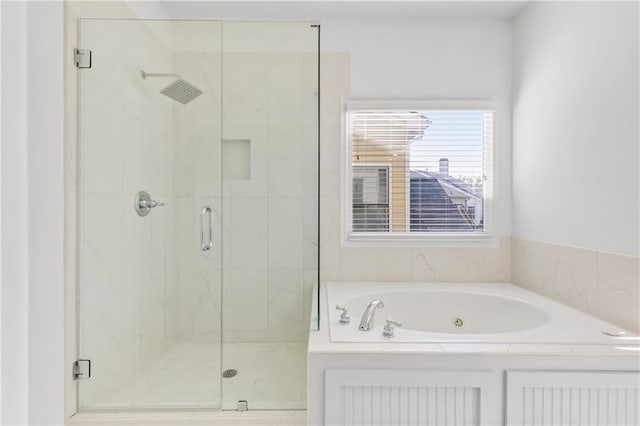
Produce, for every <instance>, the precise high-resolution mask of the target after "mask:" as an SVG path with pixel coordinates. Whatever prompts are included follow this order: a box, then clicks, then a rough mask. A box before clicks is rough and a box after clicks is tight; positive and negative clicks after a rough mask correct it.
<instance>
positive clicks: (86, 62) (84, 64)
mask: <svg viewBox="0 0 640 426" xmlns="http://www.w3.org/2000/svg"><path fill="white" fill-rule="evenodd" d="M73 60H74V62H75V63H76V67H78V68H91V51H90V50H89V49H73Z"/></svg>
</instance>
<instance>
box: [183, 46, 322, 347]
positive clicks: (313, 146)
mask: <svg viewBox="0 0 640 426" xmlns="http://www.w3.org/2000/svg"><path fill="white" fill-rule="evenodd" d="M222 59H223V61H222V64H220V57H219V54H218V53H216V52H212V53H210V54H207V53H180V54H179V55H175V63H176V66H177V67H178V69H179V70H180V72H181V73H182V74H183V75H184V76H185V78H188V79H190V80H191V81H193V82H194V84H196V86H199V87H204V88H205V90H206V91H210V93H212V94H213V96H206V94H205V95H202V98H203V99H202V100H200V99H199V100H198V101H197V102H201V103H202V102H206V103H208V104H207V105H205V106H204V107H203V106H202V105H201V106H200V107H198V108H197V109H195V108H193V109H189V108H180V107H177V108H176V109H175V114H176V126H175V127H174V135H175V136H174V137H175V139H176V141H175V155H174V176H175V194H176V206H177V207H176V209H177V211H176V215H175V221H174V225H175V228H174V232H175V235H176V249H177V251H179V252H180V253H181V254H180V255H179V256H178V260H177V263H176V276H177V279H176V280H175V281H174V282H175V287H174V290H173V295H174V298H175V301H176V308H175V312H174V315H175V319H176V321H175V329H174V332H175V335H176V338H177V339H178V340H191V341H206V342H216V341H220V331H221V327H224V332H223V335H224V340H225V342H247V341H248V342H260V341H273V340H277V341H305V340H306V338H307V330H308V318H309V313H310V301H311V291H312V288H313V285H314V284H315V280H316V273H317V272H316V268H317V252H316V240H317V238H316V229H317V226H316V225H317V222H316V218H317V201H316V195H315V194H316V193H317V187H316V185H317V180H316V170H317V168H316V161H317V143H316V133H317V130H316V129H317V127H316V121H317V117H316V104H315V103H316V102H317V101H316V99H317V98H316V94H315V92H314V88H315V86H316V81H315V75H316V74H315V68H314V67H317V63H316V58H315V55H312V54H308V55H306V54H300V53H286V52H278V53H272V52H226V53H224V55H223V57H222ZM221 67H222V75H223V76H224V79H223V80H222V84H223V85H224V89H223V92H224V96H221V87H220V86H219V81H220V71H221ZM195 104H196V102H195V101H194V106H195ZM187 107H189V105H187ZM221 107H222V112H223V114H222V123H220V122H219V119H218V117H217V116H216V115H218V116H219V115H220V108H221ZM220 126H222V127H220ZM221 129H223V132H224V133H223V134H222V140H223V141H225V140H245V141H246V140H248V141H249V147H250V155H249V158H247V159H246V160H247V161H249V162H250V166H249V168H248V169H249V170H250V175H249V176H248V177H247V178H238V177H232V175H233V173H228V170H227V173H226V172H225V167H232V165H231V164H229V163H228V162H227V163H225V161H223V159H221V157H220V153H221V152H222V151H223V149H222V148H221V147H220V145H219V144H220V142H219V140H220V130H221ZM223 143H224V142H223ZM224 176H227V177H224ZM221 179H222V185H220V183H221ZM204 204H210V205H212V206H213V207H214V212H215V223H214V229H215V230H221V232H222V235H221V237H222V238H221V239H220V232H216V237H215V244H214V249H213V250H212V251H211V252H210V253H209V254H208V255H204V256H203V255H202V252H200V253H196V252H199V250H200V249H199V246H198V244H199V238H200V236H199V234H198V232H199V223H198V222H197V221H194V220H193V219H190V218H193V217H198V216H197V215H199V212H200V209H201V208H202V206H203V205H204ZM190 224H191V225H190ZM183 229H187V230H189V232H182V231H181V230H183ZM221 298H222V299H224V310H223V309H221ZM221 312H223V314H222V315H223V318H221ZM221 320H222V323H221Z"/></svg>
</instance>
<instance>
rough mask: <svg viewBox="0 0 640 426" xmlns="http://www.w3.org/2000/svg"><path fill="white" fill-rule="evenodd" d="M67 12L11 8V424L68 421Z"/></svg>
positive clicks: (7, 132)
mask: <svg viewBox="0 0 640 426" xmlns="http://www.w3.org/2000/svg"><path fill="white" fill-rule="evenodd" d="M62 13H63V5H62V3H57V2H56V3H53V2H51V3H46V2H31V3H27V4H20V3H7V2H3V3H2V107H3V108H2V123H3V126H2V308H3V309H2V382H1V384H2V408H3V410H2V419H1V421H2V423H3V424H26V423H29V424H39V425H44V424H62V423H63V419H64V417H63V395H64V392H63V388H64V384H63V382H64V380H63V362H64V361H63V358H64V349H63V344H64V328H63V327H64V326H63V324H64V316H63V305H64V301H63V296H64V292H63V288H64V287H63V203H64V198H63V173H62V164H63V129H62V127H63V76H62V71H63V68H62V61H63V56H62V45H63V15H62ZM30 123H37V125H29V124H30Z"/></svg>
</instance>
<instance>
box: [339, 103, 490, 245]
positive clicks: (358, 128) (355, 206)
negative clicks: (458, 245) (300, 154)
mask: <svg viewBox="0 0 640 426" xmlns="http://www.w3.org/2000/svg"><path fill="white" fill-rule="evenodd" d="M493 119H494V114H493V112H492V111H483V110H415V111H414V110H379V109H366V110H365V109H357V110H355V109H354V110H349V111H347V125H348V137H349V139H350V147H351V152H350V153H349V155H350V156H351V159H352V161H351V163H352V166H351V178H352V185H351V204H352V205H351V231H352V232H354V233H369V232H371V233H373V232H375V233H380V232H384V233H436V232H439V233H452V232H455V233H482V232H484V230H485V223H486V217H485V216H486V214H487V212H486V209H485V200H486V199H487V197H488V196H490V193H489V190H490V187H491V186H490V185H489V182H490V180H491V178H492V176H491V171H492V169H493V163H492V144H493Z"/></svg>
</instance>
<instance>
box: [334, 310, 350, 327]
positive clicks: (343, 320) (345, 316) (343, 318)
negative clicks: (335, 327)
mask: <svg viewBox="0 0 640 426" xmlns="http://www.w3.org/2000/svg"><path fill="white" fill-rule="evenodd" d="M336 309H337V310H339V311H342V314H340V324H345V325H346V324H350V323H351V316H350V315H349V309H348V308H344V307H342V306H340V305H336Z"/></svg>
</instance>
